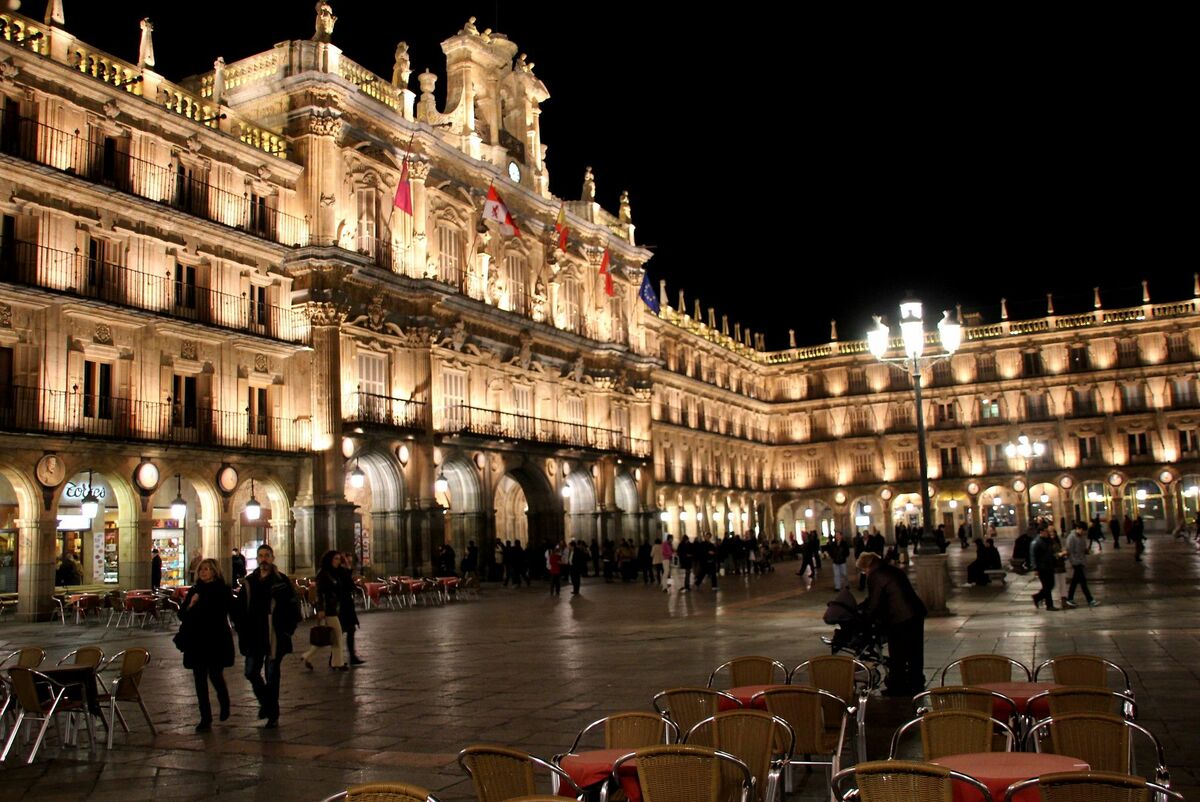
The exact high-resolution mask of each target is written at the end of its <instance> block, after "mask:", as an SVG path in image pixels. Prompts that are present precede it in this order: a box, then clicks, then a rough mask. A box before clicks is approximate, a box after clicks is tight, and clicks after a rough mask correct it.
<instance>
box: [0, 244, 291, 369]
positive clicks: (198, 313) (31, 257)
mask: <svg viewBox="0 0 1200 802" xmlns="http://www.w3.org/2000/svg"><path fill="white" fill-rule="evenodd" d="M0 281H7V282H11V283H13V284H20V285H22V286H26V287H37V288H39V289H43V290H48V291H50V292H53V293H56V294H59V295H64V296H70V297H73V298H88V299H94V300H97V301H103V302H105V303H109V304H113V305H115V306H121V307H124V308H126V309H138V310H142V311H145V312H151V313H153V314H155V315H159V316H162V317H169V318H174V319H176V320H186V321H189V322H192V323H200V324H203V325H206V326H213V327H215V328H219V329H225V330H227V331H236V332H240V333H243V334H252V335H255V336H258V337H266V338H269V339H272V340H279V341H281V342H287V343H294V344H297V345H307V344H309V342H310V335H311V329H310V327H309V324H308V319H307V318H306V317H305V316H304V314H303V313H302V312H301V311H300V310H298V309H290V308H285V307H280V306H275V305H273V304H267V303H260V302H257V301H252V300H250V299H249V298H248V297H247V296H245V295H240V296H238V295H228V294H226V293H222V292H217V291H215V290H211V289H209V288H207V287H202V286H199V285H197V284H195V283H192V282H187V281H184V280H182V279H177V278H176V277H174V276H172V275H171V274H170V273H167V272H163V273H162V274H154V273H143V272H141V271H139V270H134V269H132V268H129V267H123V266H121V265H116V264H112V263H111V262H105V261H100V260H97V259H91V258H89V257H88V256H87V255H85V254H80V253H73V252H68V251H58V250H54V249H51V248H47V247H45V246H43V245H38V244H36V243H33V242H24V241H21V240H16V241H6V242H3V243H0Z"/></svg>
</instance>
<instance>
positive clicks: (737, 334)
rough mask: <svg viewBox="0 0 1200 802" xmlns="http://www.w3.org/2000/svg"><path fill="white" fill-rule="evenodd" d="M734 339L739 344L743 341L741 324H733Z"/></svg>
mask: <svg viewBox="0 0 1200 802" xmlns="http://www.w3.org/2000/svg"><path fill="white" fill-rule="evenodd" d="M733 339H735V340H737V341H738V342H741V341H742V324H741V323H734V324H733Z"/></svg>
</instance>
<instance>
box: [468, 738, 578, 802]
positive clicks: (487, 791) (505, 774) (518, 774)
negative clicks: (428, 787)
mask: <svg viewBox="0 0 1200 802" xmlns="http://www.w3.org/2000/svg"><path fill="white" fill-rule="evenodd" d="M458 765H460V766H462V769H463V771H465V772H466V773H467V776H468V777H470V778H471V784H472V785H473V786H474V787H475V796H476V797H477V798H478V800H479V802H508V800H510V799H514V798H516V797H520V796H536V795H537V793H538V791H537V788H536V777H535V775H534V769H535V768H538V767H541V768H543V769H546V770H547V771H548V772H550V775H551V777H552V778H556V779H557V782H558V786H559V788H562V787H564V786H565V787H566V788H569V789H570V790H571V792H572V793H574V795H575V798H576V799H583V798H584V792H583V790H582V789H580V788H579V786H577V785H576V784H575V783H574V781H573V780H572V779H571V778H570V777H569V776H567V774H566V772H564V771H563V770H562V769H560V768H559V767H558V766H555V765H554V764H553V763H547V762H546V761H545V760H542V759H541V758H538V757H534V756H533V755H531V754H528V753H527V752H521V751H518V750H516V749H507V748H505V747H503V746H488V745H476V746H468V747H467V748H466V749H464V750H462V751H461V752H459V753H458Z"/></svg>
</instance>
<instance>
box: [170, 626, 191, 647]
mask: <svg viewBox="0 0 1200 802" xmlns="http://www.w3.org/2000/svg"><path fill="white" fill-rule="evenodd" d="M190 640H191V638H189V637H188V628H187V625H186V624H180V625H179V631H178V632H176V633H175V637H174V638H172V639H171V641H172V642H173V643H174V644H175V648H176V649H178V650H179V651H181V652H186V651H187V650H188V646H189V645H190V644H189V641H190Z"/></svg>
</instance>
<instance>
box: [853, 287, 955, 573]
mask: <svg viewBox="0 0 1200 802" xmlns="http://www.w3.org/2000/svg"><path fill="white" fill-rule="evenodd" d="M937 327H938V337H939V339H940V340H941V345H942V350H941V352H940V353H934V354H930V355H929V356H924V353H925V326H924V321H923V318H922V306H921V302H920V301H916V300H911V299H910V300H906V301H904V302H903V303H901V304H900V337H901V340H902V342H903V346H904V354H903V356H900V355H896V356H888V353H889V351H891V332H890V331H889V330H888V327H887V324H886V323H884V322H883V320H882V319H880V318H879V317H878V316H876V318H875V327H874V328H872V329H871V330H870V331H868V332H867V348H868V349H869V350H870V351H871V354H872V355H873V356H874V357H875V358H876V359H878V360H879V361H880V362H884V363H887V364H892V365H896V366H898V367H900V368H901V369H902V370H904V371H905V372H906V373H907V374H908V376H909V378H911V379H912V385H913V394H914V396H915V400H916V407H917V464H918V468H919V470H920V472H921V513H922V515H921V540H920V543H918V545H917V553H918V554H939V553H941V549H939V548H938V545H937V541H936V539H935V538H934V536H933V501H932V499H930V497H929V457H928V455H927V454H926V452H925V411H924V410H923V409H922V408H921V372H922V371H923V370H925V369H926V368H928V367H929V366H931V365H933V364H934V363H936V362H940V361H942V360H943V359H949V358H950V356H952V355H953V354H954V352H955V351H957V350H958V346H959V345H961V344H962V324H961V323H958V322H957V321H953V320H951V319H950V312H949V311H945V312H943V314H942V320H941V322H939V323H938V325H937Z"/></svg>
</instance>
